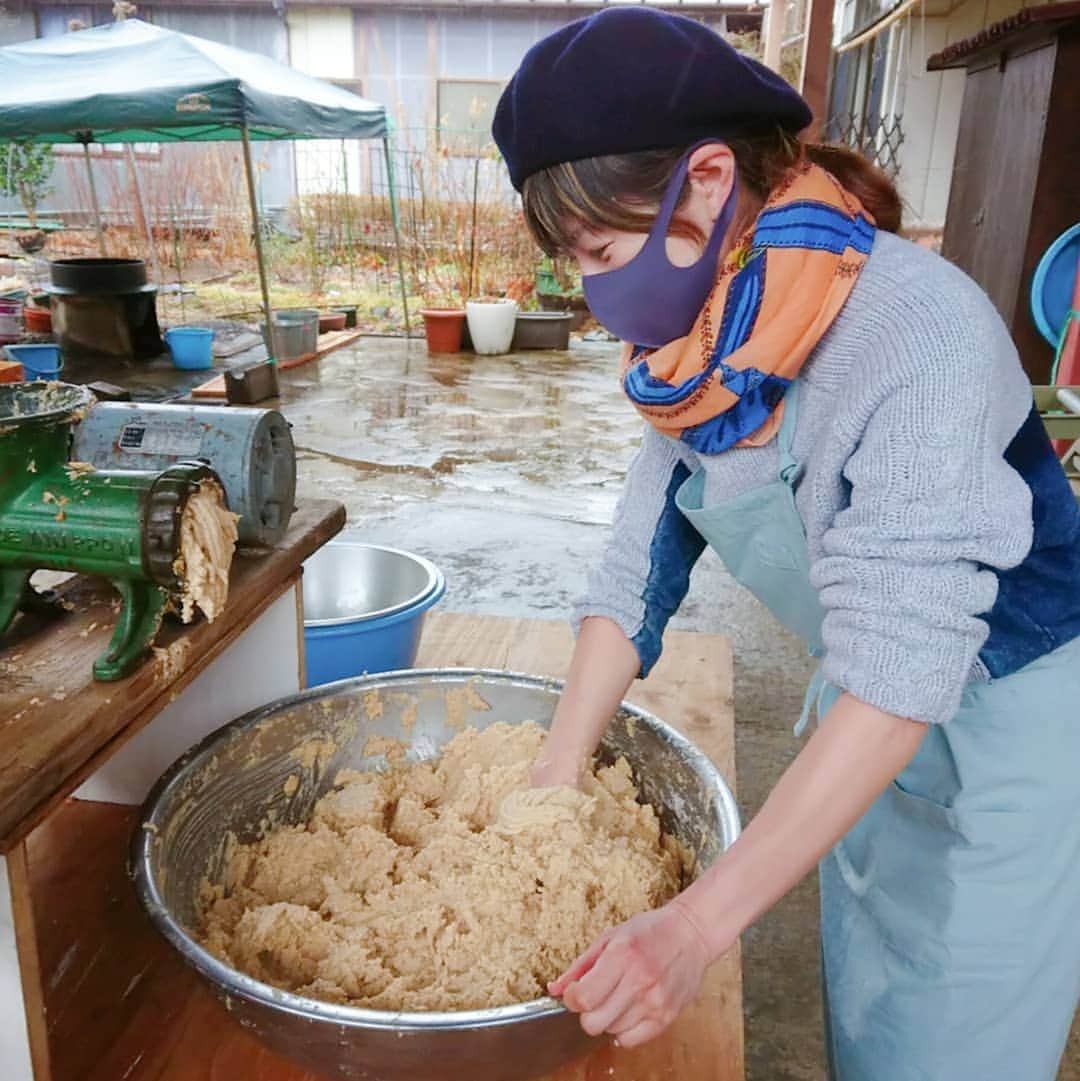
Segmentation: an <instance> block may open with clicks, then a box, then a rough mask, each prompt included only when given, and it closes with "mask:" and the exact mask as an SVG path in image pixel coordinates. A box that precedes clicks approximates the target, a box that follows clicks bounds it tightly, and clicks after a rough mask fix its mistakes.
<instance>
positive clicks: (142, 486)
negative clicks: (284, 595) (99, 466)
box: [0, 382, 220, 680]
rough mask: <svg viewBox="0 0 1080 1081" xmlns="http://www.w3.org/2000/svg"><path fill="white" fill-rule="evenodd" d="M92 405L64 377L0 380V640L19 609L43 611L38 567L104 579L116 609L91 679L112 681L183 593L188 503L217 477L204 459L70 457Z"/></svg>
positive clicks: (138, 655) (132, 663)
mask: <svg viewBox="0 0 1080 1081" xmlns="http://www.w3.org/2000/svg"><path fill="white" fill-rule="evenodd" d="M92 403H93V396H92V394H91V393H90V391H89V390H88V389H87V388H86V387H81V386H74V385H71V384H67V383H44V382H40V383H10V384H6V385H0V636H2V635H3V634H4V633H5V632H6V631H7V629H8V627H9V626H10V625H11V622H12V620H13V619H14V618H15V615H16V613H17V612H18V610H19V609H20V608H39V609H40V608H42V607H48V602H47V600H46V599H45V598H43V597H42V596H41V595H39V594H38V593H37V592H36V591H35V590H34V589H33V587H32V586H31V585H30V576H31V574H32V573H33V572H34V571H35V570H39V569H51V570H58V571H78V572H82V573H84V574H99V575H103V576H104V577H106V578H108V579H109V580H110V581H111V582H112V584H113V585H114V586H115V588H116V589H117V590H118V591H119V593H120V599H121V601H122V608H121V611H120V615H119V618H118V620H117V623H116V628H115V630H114V632H113V636H112V639H111V641H110V642H109V646H108V648H107V649H106V650H105V652H104V653H103V654H102V655H101V656H100V657H98V659H97V660H96V661H95V662H94V677H95V678H96V679H99V680H115V679H120V678H122V677H123V676H125V675H127V674H128V673H129V672H130V671H131V670H132V669H133V668H135V667H136V666H137V665H138V664H139V663H140V662H141V661H142V660H143V658H144V656H145V654H146V652H147V650H148V649H149V647H150V644H151V642H152V641H153V638H154V635H155V634H156V633H157V629H158V627H159V625H160V623H161V618H162V615H163V614H164V612H165V610H166V606H167V605H168V603H169V600H170V596H171V595H174V594H177V593H179V592H180V591H182V589H183V583H182V581H181V580H180V578H179V576H178V574H177V571H176V569H175V568H176V565H177V558H178V556H179V555H180V536H181V530H180V523H181V518H182V516H183V511H184V507H185V505H186V504H187V501H188V499H189V498H190V497H191V496H192V495H193V494H194V493H195V492H197V491H198V489H199V485H200V483H201V482H202V481H205V480H206V479H207V478H213V479H215V480H216V479H217V475H216V474H215V473H214V472H213V470H211V469H210V468H209V467H208V466H206V465H205V464H203V463H201V462H178V463H176V464H175V465H172V466H170V467H169V468H168V469H165V470H156V471H134V470H94V469H91V468H89V467H86V466H84V465H83V464H82V463H78V462H74V463H73V462H69V460H68V455H69V453H70V449H71V441H72V427H73V425H74V424H76V423H77V422H78V420H79V418H80V417H81V416H83V415H84V414H85V413H86V411H87V410H88V409H89V408H90V407H91V405H92ZM219 483H220V482H219Z"/></svg>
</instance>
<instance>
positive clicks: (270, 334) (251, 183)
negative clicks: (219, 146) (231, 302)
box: [240, 120, 277, 362]
mask: <svg viewBox="0 0 1080 1081" xmlns="http://www.w3.org/2000/svg"><path fill="white" fill-rule="evenodd" d="M240 134H241V137H242V139H243V143H244V173H245V175H246V176H247V189H248V200H249V201H250V203H251V221H252V224H253V225H254V227H255V260H256V262H258V264H259V288H260V289H261V290H262V302H263V312H264V313H265V316H266V340H267V342H268V343H269V345H270V360H271V362H273V361H274V359H275V355H276V353H277V343H276V341H275V335H274V320H273V319H272V318H271V316H272V315H273V312H272V311H271V310H270V285H269V283H268V282H267V279H266V259H265V258H264V257H263V243H262V225H261V224H260V223H259V199H258V196H257V195H256V194H255V167H254V166H253V165H252V163H251V133H250V132H249V131H248V125H247V121H246V120H245V121H244V122H243V124H241V126H240Z"/></svg>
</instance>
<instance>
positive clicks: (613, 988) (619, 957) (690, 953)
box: [548, 898, 713, 1047]
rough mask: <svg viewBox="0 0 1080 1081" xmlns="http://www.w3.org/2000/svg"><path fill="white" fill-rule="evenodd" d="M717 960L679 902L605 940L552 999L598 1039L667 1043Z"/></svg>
mask: <svg viewBox="0 0 1080 1081" xmlns="http://www.w3.org/2000/svg"><path fill="white" fill-rule="evenodd" d="M712 960H713V958H712V956H711V951H710V947H709V943H708V942H707V940H706V937H705V935H704V934H703V933H702V931H701V930H700V928H699V927H698V924H697V922H696V919H695V917H694V916H693V915H692V913H691V912H690V911H689V909H688V908H686V907H685V906H684V905H683V903H682V902H681V901H680V900H679V899H678V898H676V899H675V900H674V901H672V902H670V903H669V904H667V905H665V906H664V907H663V908H658V909H656V910H654V911H652V912H643V913H642V914H641V915H640V916H635V917H634V918H633V919H630V920H627V921H626V923H622V924H619V926H618V927H613V928H612V929H611V930H610V931H607V932H605V934H603V935H602V936H601V937H600V938H599V939H598V940H597V941H596V942H595V943H594V944H593V945H592V946H591V947H590V948H589V949H588V950H587V951H586V952H585V953H583V954H582V955H581V956H580V957H579V958H578V959H577V960H576V961H575V962H574V963H573V964H572V965H571V966H570V968H568V969H567V970H566V972H565V973H563V975H561V976H560V977H559V978H558V979H557V980H555V981H554V982H553V983H550V984H548V991H549V992H550V993H551V994H552V995H553V996H555V997H556V998H561V999H562V1000H563V1004H564V1005H565V1006H566V1007H567V1009H570V1010H573V1011H574V1012H575V1013H578V1014H580V1015H581V1027H582V1028H583V1029H584V1030H585V1031H586V1032H587V1033H588V1034H589V1035H590V1036H598V1035H599V1034H600V1033H601V1032H609V1033H611V1034H612V1035H614V1036H616V1037H617V1039H618V1043H619V1044H621V1045H622V1046H624V1047H635V1046H636V1045H638V1044H642V1043H645V1042H646V1041H647V1040H651V1039H653V1037H655V1036H658V1035H660V1033H661V1032H663V1031H664V1029H666V1028H667V1027H668V1025H670V1024H671V1023H672V1021H674V1020H675V1018H676V1017H677V1016H678V1014H679V1012H680V1011H681V1010H682V1008H683V1007H684V1006H685V1005H686V1004H687V1003H688V1002H689V1001H690V1000H691V999H692V998H693V997H694V995H696V994H697V991H698V988H699V987H700V986H701V979H702V976H703V975H704V973H705V969H706V968H707V967H708V965H709V963H710V961H712Z"/></svg>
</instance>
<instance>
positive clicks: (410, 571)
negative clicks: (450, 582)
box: [304, 541, 446, 687]
mask: <svg viewBox="0 0 1080 1081" xmlns="http://www.w3.org/2000/svg"><path fill="white" fill-rule="evenodd" d="M445 592H446V580H445V578H444V577H443V575H442V573H441V572H440V571H439V569H438V568H437V567H436V566H435V565H434V564H433V563H431V562H429V561H428V560H426V559H424V558H423V557H422V556H418V555H414V554H413V553H411V552H402V551H399V550H397V549H395V548H384V547H380V546H378V545H372V544H355V543H350V542H348V541H339V542H334V543H331V544H327V545H326V546H325V547H323V548H321V549H320V550H319V551H318V552H316V553H315V554H314V555H313V556H312V557H311V558H310V559H308V560H307V561H306V562H305V563H304V653H305V659H306V662H307V685H308V686H309V687H317V686H319V685H321V684H323V683H332V682H334V681H335V680H338V679H347V678H349V677H351V676H361V675H364V674H365V673H374V672H392V671H396V670H397V669H401V668H411V667H412V665H413V663H414V661H415V660H416V654H417V651H418V650H419V648H420V634H421V632H422V630H423V626H424V616H425V615H426V614H427V611H428V609H430V608H431V607H433V606H434V605H435V604H436V603H437V602H438V601H439V599H440V598H441V597H442V595H443V594H444V593H445Z"/></svg>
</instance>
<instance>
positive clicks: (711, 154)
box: [686, 143, 736, 221]
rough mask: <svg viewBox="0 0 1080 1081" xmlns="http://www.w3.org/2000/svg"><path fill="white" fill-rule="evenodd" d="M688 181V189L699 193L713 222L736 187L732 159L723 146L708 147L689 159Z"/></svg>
mask: <svg viewBox="0 0 1080 1081" xmlns="http://www.w3.org/2000/svg"><path fill="white" fill-rule="evenodd" d="M686 175H687V179H688V180H689V182H690V186H691V189H692V190H694V191H696V192H698V193H700V195H701V196H702V197H703V198H704V200H705V205H706V207H707V208H708V211H709V218H710V220H711V221H715V220H716V219H717V217H719V215H720V211H721V210H722V209H723V208H724V204H725V203H726V202H727V198H728V196H729V195H730V194H731V189H732V187H733V186H734V184H735V176H736V173H735V155H734V154H733V153H732V152H731V148H730V147H729V146H727V145H726V144H724V143H707V144H706V145H705V146H699V147H698V148H697V150H695V151H694V152H693V153H692V154H691V155H690V161H689V168H688V170H687V174H686Z"/></svg>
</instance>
